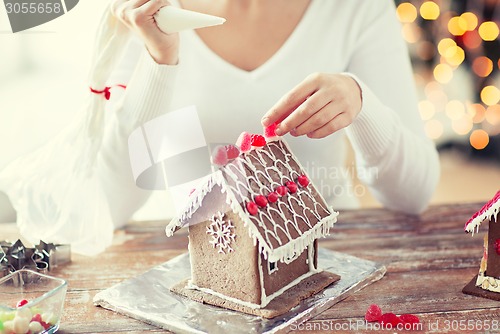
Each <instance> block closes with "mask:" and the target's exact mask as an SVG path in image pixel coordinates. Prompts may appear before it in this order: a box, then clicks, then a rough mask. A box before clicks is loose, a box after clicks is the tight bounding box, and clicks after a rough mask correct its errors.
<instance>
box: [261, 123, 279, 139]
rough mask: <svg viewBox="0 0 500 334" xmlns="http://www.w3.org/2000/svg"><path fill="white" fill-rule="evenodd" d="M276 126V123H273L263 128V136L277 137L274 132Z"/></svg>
mask: <svg viewBox="0 0 500 334" xmlns="http://www.w3.org/2000/svg"><path fill="white" fill-rule="evenodd" d="M277 127H278V124H277V123H273V124H271V125H269V126H268V127H266V128H264V137H266V138H273V137H277V136H278V135H277V134H276V128H277Z"/></svg>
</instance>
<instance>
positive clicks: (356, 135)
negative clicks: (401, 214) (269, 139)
mask: <svg viewBox="0 0 500 334" xmlns="http://www.w3.org/2000/svg"><path fill="white" fill-rule="evenodd" d="M367 6H368V7H371V8H367V7H365V8H363V10H364V13H365V14H360V15H364V17H362V22H363V24H364V25H365V26H364V27H362V28H361V29H359V30H358V31H359V34H358V35H357V36H354V38H356V41H355V42H356V43H355V47H354V48H353V50H352V56H351V59H350V63H349V66H348V68H347V71H348V72H349V73H344V74H341V75H339V74H325V73H319V74H314V75H311V76H309V77H308V78H306V80H304V81H303V82H302V83H300V84H299V85H298V86H297V87H295V88H294V89H293V90H292V91H290V92H289V93H288V94H286V95H285V96H284V97H283V98H282V99H281V100H280V101H278V103H277V104H276V105H275V106H274V107H273V108H271V110H270V111H269V112H268V113H267V114H266V115H265V116H264V118H263V121H262V122H263V125H264V126H267V125H269V124H272V123H273V122H276V121H278V122H281V124H280V126H279V127H278V129H277V132H279V134H281V135H283V134H285V133H287V132H290V133H291V134H292V135H295V136H299V135H307V136H308V137H311V138H322V137H325V136H327V135H330V134H332V133H334V132H336V131H338V130H340V129H342V128H344V127H346V133H347V136H348V138H349V139H350V141H351V143H352V146H353V147H354V150H355V153H356V163H357V168H358V171H359V173H358V176H359V178H360V180H361V181H362V182H363V183H365V184H366V185H367V186H368V187H369V188H370V190H371V192H372V193H373V195H374V196H375V197H376V198H377V199H378V200H379V201H380V202H381V203H382V204H383V205H384V206H386V207H388V208H392V209H396V210H401V211H405V212H410V213H418V212H421V211H422V210H423V209H424V208H425V207H426V206H427V204H428V202H429V199H430V197H431V195H432V193H433V191H434V189H435V187H436V184H437V181H438V178H439V160H438V155H437V152H436V149H435V147H434V145H433V143H432V142H431V141H430V140H429V139H427V138H426V136H425V134H424V131H423V126H422V121H421V119H420V118H419V114H418V110H417V98H416V92H415V86H414V82H413V76H412V71H411V66H410V61H409V57H408V54H407V49H406V45H405V43H404V41H403V40H402V38H401V32H400V29H401V27H400V24H399V22H398V21H397V19H396V15H395V10H394V5H393V3H392V2H391V1H390V0H385V1H384V2H381V1H377V2H376V3H375V2H370V3H369V4H368V5H367ZM357 19H358V20H359V19H360V18H359V17H358V18H357ZM368 171H369V172H368Z"/></svg>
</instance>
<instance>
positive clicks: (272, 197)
mask: <svg viewBox="0 0 500 334" xmlns="http://www.w3.org/2000/svg"><path fill="white" fill-rule="evenodd" d="M278 198H279V195H278V193H277V192H275V191H273V192H272V193H270V194H269V195H267V200H268V201H269V202H271V203H276V202H277V201H278Z"/></svg>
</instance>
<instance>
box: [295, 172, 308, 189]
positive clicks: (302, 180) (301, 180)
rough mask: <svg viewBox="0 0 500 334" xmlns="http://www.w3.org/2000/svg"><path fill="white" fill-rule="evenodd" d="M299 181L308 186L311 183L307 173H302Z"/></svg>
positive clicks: (303, 185)
mask: <svg viewBox="0 0 500 334" xmlns="http://www.w3.org/2000/svg"><path fill="white" fill-rule="evenodd" d="M297 182H298V183H299V184H300V185H301V186H302V187H307V186H308V185H309V179H308V178H307V176H306V175H300V176H299V177H298V178H297Z"/></svg>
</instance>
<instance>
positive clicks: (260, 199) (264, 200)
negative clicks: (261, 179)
mask: <svg viewBox="0 0 500 334" xmlns="http://www.w3.org/2000/svg"><path fill="white" fill-rule="evenodd" d="M255 203H256V204H257V205H258V206H260V207H261V208H263V207H265V206H266V205H267V198H266V196H263V195H258V196H255Z"/></svg>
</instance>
